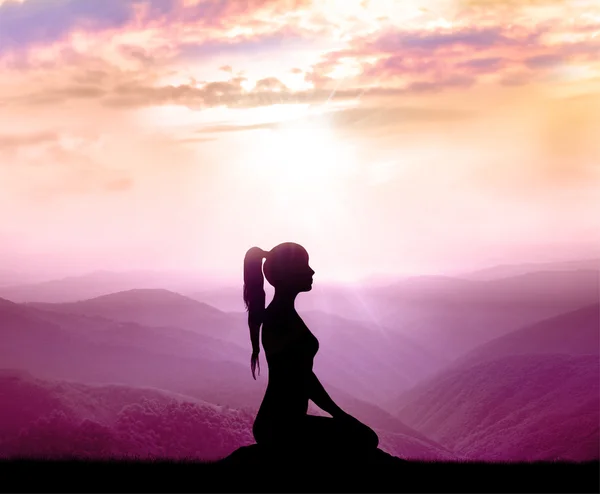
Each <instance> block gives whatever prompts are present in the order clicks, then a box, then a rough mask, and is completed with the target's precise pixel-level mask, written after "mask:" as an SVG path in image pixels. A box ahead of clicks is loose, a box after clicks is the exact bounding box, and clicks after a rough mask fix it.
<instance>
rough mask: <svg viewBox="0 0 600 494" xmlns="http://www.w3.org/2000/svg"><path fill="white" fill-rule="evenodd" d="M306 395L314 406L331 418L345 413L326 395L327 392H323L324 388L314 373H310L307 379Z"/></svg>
mask: <svg viewBox="0 0 600 494" xmlns="http://www.w3.org/2000/svg"><path fill="white" fill-rule="evenodd" d="M308 394H309V398H310V399H311V400H312V401H313V403H314V404H315V405H317V406H318V407H319V408H320V409H322V410H323V411H325V412H327V413H328V414H330V415H331V416H332V417H336V416H340V415H345V412H344V411H343V410H342V409H341V408H340V407H339V406H337V405H336V403H335V402H334V401H333V400H332V399H331V396H329V395H328V394H327V391H325V388H324V387H323V385H322V384H321V382H320V381H319V379H318V378H317V376H316V375H315V373H314V372H311V375H310V377H309V384H308Z"/></svg>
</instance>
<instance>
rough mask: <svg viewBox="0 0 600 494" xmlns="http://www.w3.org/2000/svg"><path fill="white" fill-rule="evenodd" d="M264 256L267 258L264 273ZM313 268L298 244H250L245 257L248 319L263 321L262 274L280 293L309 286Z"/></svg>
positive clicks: (294, 292)
mask: <svg viewBox="0 0 600 494" xmlns="http://www.w3.org/2000/svg"><path fill="white" fill-rule="evenodd" d="M263 259H266V261H265V265H264V275H263ZM314 274H315V272H314V271H313V269H312V268H311V267H310V266H309V265H308V252H306V249H305V248H304V247H302V246H301V245H299V244H295V243H293V242H286V243H283V244H279V245H278V246H276V247H274V248H273V249H271V251H269V252H266V251H264V250H262V249H261V248H259V247H252V248H251V249H249V250H248V251H247V252H246V256H245V258H244V303H245V304H246V308H247V309H248V323H249V324H250V325H251V326H252V325H253V324H258V325H259V326H260V324H261V323H262V317H263V311H264V309H265V289H264V278H265V277H266V278H267V281H268V282H269V283H270V284H271V285H273V286H274V287H275V291H276V292H279V293H287V294H290V295H297V294H298V293H300V292H308V291H310V290H311V289H312V281H313V275H314Z"/></svg>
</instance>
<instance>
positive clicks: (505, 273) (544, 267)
mask: <svg viewBox="0 0 600 494" xmlns="http://www.w3.org/2000/svg"><path fill="white" fill-rule="evenodd" d="M578 270H586V271H587V270H596V271H600V259H581V260H573V261H562V262H545V263H525V264H502V265H498V266H493V267H490V268H485V269H481V270H479V271H473V272H469V273H464V274H463V275H461V277H462V278H464V279H470V280H492V279H497V278H508V277H511V276H520V275H523V274H527V273H532V272H536V271H538V272H539V271H578Z"/></svg>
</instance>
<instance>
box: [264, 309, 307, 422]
mask: <svg viewBox="0 0 600 494" xmlns="http://www.w3.org/2000/svg"><path fill="white" fill-rule="evenodd" d="M262 344H263V348H264V350H265V356H266V359H267V364H268V367H269V382H268V385H267V390H266V393H265V397H264V400H263V403H262V405H261V410H260V412H259V413H261V414H263V415H270V416H279V417H280V418H282V419H283V418H288V419H289V418H293V417H299V416H303V415H305V414H306V411H307V409H308V400H309V379H310V378H311V377H312V367H313V359H314V357H315V355H316V353H317V351H318V349H319V341H318V340H317V338H316V337H315V336H314V335H313V334H312V333H311V332H310V330H309V329H308V327H307V326H306V324H304V321H302V319H301V318H300V316H299V315H298V314H297V313H296V312H295V311H289V312H279V311H276V310H272V309H271V310H270V309H267V311H266V314H265V320H264V324H263V330H262Z"/></svg>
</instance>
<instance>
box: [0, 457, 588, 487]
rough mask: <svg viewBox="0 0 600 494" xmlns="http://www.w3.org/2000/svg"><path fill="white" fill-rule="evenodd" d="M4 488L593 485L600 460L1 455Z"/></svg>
mask: <svg viewBox="0 0 600 494" xmlns="http://www.w3.org/2000/svg"><path fill="white" fill-rule="evenodd" d="M0 479H1V482H0V483H1V485H2V492H565V493H566V492H568V493H575V492H593V493H598V492H599V491H600V480H599V479H600V464H599V462H597V461H595V462H588V463H566V462H536V463H512V464H510V463H465V462H463V463H453V462H439V463H434V462H430V463H428V462H413V461H401V460H396V459H394V460H393V461H391V462H387V464H386V465H385V466H384V465H382V464H380V463H372V462H368V461H365V462H363V463H361V462H354V463H352V464H348V463H346V464H342V463H337V462H335V461H329V462H322V461H321V462H319V464H318V465H317V464H314V463H311V462H310V461H308V462H305V461H297V460H296V461H293V462H289V463H288V464H285V461H281V462H279V463H278V464H270V463H268V462H263V463H261V464H253V465H251V464H234V463H229V464H228V463H227V462H223V461H221V462H214V463H198V462H157V461H155V462H132V461H127V462H125V461H123V462H117V461H111V462H96V461H27V460H15V461H4V462H0Z"/></svg>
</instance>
